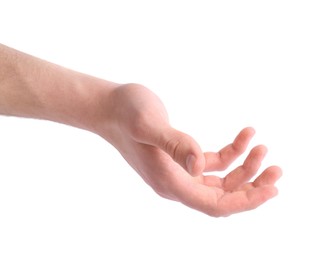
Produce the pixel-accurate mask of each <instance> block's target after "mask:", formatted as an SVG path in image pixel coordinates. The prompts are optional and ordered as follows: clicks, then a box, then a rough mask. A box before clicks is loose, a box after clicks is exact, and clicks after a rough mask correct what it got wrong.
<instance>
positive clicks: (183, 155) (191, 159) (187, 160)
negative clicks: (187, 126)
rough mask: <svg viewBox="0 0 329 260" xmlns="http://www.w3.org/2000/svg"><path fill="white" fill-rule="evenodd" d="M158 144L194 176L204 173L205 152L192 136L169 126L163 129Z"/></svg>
mask: <svg viewBox="0 0 329 260" xmlns="http://www.w3.org/2000/svg"><path fill="white" fill-rule="evenodd" d="M156 144H157V145H158V147H159V148H161V149H162V150H163V151H165V152H166V153H167V154H169V155H170V156H171V158H173V160H174V161H176V162H177V163H179V164H180V165H181V166H182V167H183V168H184V169H185V170H186V171H187V172H188V173H190V174H191V175H192V176H198V175H200V174H202V173H203V171H204V167H205V158H204V154H203V152H202V150H201V148H200V146H199V144H198V143H197V142H196V141H195V140H194V139H193V138H192V137H191V136H189V135H187V134H185V133H182V132H180V131H178V130H176V129H173V128H171V127H169V128H167V129H165V130H163V131H162V133H161V136H160V137H159V138H158V140H157V143H156Z"/></svg>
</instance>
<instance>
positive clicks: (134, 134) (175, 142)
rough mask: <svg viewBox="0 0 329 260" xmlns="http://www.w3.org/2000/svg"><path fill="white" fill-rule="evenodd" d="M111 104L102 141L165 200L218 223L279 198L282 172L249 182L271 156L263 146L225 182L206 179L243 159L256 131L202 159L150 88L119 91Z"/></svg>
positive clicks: (129, 86) (277, 170) (271, 172)
mask: <svg viewBox="0 0 329 260" xmlns="http://www.w3.org/2000/svg"><path fill="white" fill-rule="evenodd" d="M109 104H110V105H109V106H110V108H109V111H111V112H110V115H109V118H110V119H109V120H108V122H107V123H106V124H104V125H103V129H102V130H101V131H100V135H102V136H103V137H104V138H105V139H107V140H108V141H109V142H110V143H112V144H113V145H114V146H115V147H116V148H117V149H118V151H119V152H120V153H121V154H122V156H123V157H124V158H125V160H126V161H127V162H128V163H129V164H130V165H131V166H132V167H133V168H134V169H135V170H136V172H138V173H139V175H140V176H141V177H142V178H143V179H144V181H145V182H146V183H147V184H149V185H150V186H151V187H152V188H153V189H154V191H155V192H156V193H158V194H159V195H160V196H162V197H164V198H167V199H171V200H175V201H179V202H181V203H183V204H185V205H186V206H188V207H191V208H193V209H196V210H199V211H201V212H204V213H206V214H208V215H211V216H216V217H219V216H229V215H231V214H233V213H238V212H241V211H246V210H250V209H254V208H256V207H258V206H259V205H261V204H262V203H264V202H265V201H267V200H268V199H270V198H272V197H274V196H275V195H276V194H277V189H276V188H275V186H274V184H275V182H276V181H277V180H278V179H279V178H280V176H281V169H280V168H279V167H277V166H272V167H269V168H267V169H266V170H264V171H263V172H262V173H261V174H260V175H259V176H258V177H257V178H256V179H255V180H254V181H253V182H248V181H249V180H250V179H251V178H252V177H253V176H254V175H255V174H256V173H257V171H258V169H259V167H260V165H261V162H262V160H263V158H264V156H265V154H266V148H265V147H264V146H262V145H260V146H256V147H254V148H253V149H252V150H251V151H250V153H249V155H248V156H247V158H246V159H245V161H244V163H243V165H241V166H239V167H237V168H236V169H234V170H233V171H231V172H230V173H228V174H227V175H226V176H225V177H224V178H220V177H218V176H215V175H204V174H203V173H204V172H209V171H222V170H225V169H226V168H227V167H228V166H229V165H230V164H231V163H232V162H233V161H234V160H235V159H236V158H237V157H238V156H240V155H241V154H242V153H243V152H244V151H245V150H246V148H247V145H248V143H249V141H250V139H251V138H252V136H253V135H254V130H253V129H252V128H245V129H243V130H242V131H241V132H240V133H239V134H238V136H237V137H236V138H235V140H234V141H233V143H231V144H229V145H228V146H226V147H224V148H223V149H221V150H220V151H219V152H207V153H203V152H202V150H201V148H200V147H199V145H198V144H197V143H196V141H195V140H194V139H193V138H192V137H190V136H189V135H187V134H185V133H182V132H180V131H177V130H176V129H174V128H172V127H171V126H170V124H169V121H168V116H167V112H166V110H165V107H164V106H163V104H162V102H161V101H160V99H159V98H158V97H157V96H156V95H155V94H153V93H152V92H151V91H150V90H148V89H146V88H145V87H143V86H140V85H136V84H127V85H123V86H121V87H118V88H117V89H115V90H114V91H113V92H112V93H111V95H110V102H109Z"/></svg>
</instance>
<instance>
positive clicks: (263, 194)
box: [218, 185, 278, 216]
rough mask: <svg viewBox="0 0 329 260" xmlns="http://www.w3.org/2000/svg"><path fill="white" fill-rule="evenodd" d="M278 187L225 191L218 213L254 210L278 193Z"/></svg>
mask: <svg viewBox="0 0 329 260" xmlns="http://www.w3.org/2000/svg"><path fill="white" fill-rule="evenodd" d="M277 193H278V192H277V189H276V188H275V187H274V186H272V185H268V186H261V187H257V188H254V189H250V190H248V191H238V192H233V193H225V195H224V196H223V197H222V198H221V199H220V201H219V202H218V215H219V216H229V215H231V214H235V213H239V212H243V211H247V210H252V209H255V208H257V207H258V206H260V205H261V204H263V203H264V202H266V201H267V200H269V199H271V198H273V197H275V196H276V195H277Z"/></svg>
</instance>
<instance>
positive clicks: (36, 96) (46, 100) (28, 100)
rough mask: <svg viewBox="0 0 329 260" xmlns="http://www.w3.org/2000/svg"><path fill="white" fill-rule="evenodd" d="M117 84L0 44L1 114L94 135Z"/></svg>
mask: <svg viewBox="0 0 329 260" xmlns="http://www.w3.org/2000/svg"><path fill="white" fill-rule="evenodd" d="M117 86H118V84H116V83H112V82H108V81H105V80H101V79H98V78H95V77H92V76H89V75H86V74H83V73H78V72H75V71H72V70H69V69H66V68H63V67H61V66H58V65H55V64H52V63H49V62H46V61H44V60H40V59H38V58H36V57H33V56H30V55H27V54H25V53H21V52H19V51H17V50H14V49H11V48H9V47H6V46H4V45H1V44H0V114H2V115H11V116H19V117H29V118H38V119H46V120H51V121H55V122H59V123H64V124H68V125H72V126H75V127H79V128H83V129H87V130H91V131H95V129H94V128H95V127H97V124H100V122H101V121H102V120H103V119H104V118H105V117H106V115H105V113H108V112H109V111H105V108H108V107H109V106H108V105H109V104H106V103H107V102H109V95H110V93H111V92H112V90H113V89H114V88H116V87H117Z"/></svg>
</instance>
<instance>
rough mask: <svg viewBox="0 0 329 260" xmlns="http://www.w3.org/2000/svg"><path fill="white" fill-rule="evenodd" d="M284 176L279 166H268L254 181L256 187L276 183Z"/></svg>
mask: <svg viewBox="0 0 329 260" xmlns="http://www.w3.org/2000/svg"><path fill="white" fill-rule="evenodd" d="M281 176H282V170H281V168H280V167H278V166H271V167H268V168H267V169H266V170H265V171H264V172H263V173H262V174H261V175H259V176H258V177H257V178H256V179H255V180H254V182H253V186H254V187H260V186H265V185H274V184H275V183H276V182H277V181H278V180H279V179H280V177H281Z"/></svg>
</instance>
